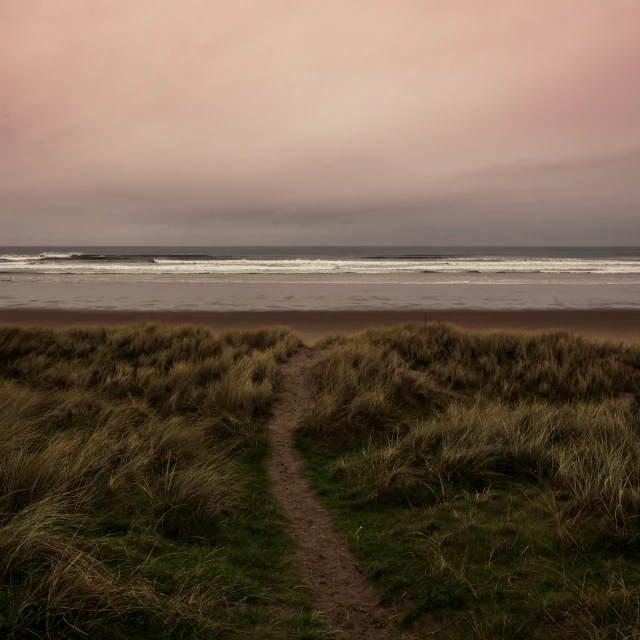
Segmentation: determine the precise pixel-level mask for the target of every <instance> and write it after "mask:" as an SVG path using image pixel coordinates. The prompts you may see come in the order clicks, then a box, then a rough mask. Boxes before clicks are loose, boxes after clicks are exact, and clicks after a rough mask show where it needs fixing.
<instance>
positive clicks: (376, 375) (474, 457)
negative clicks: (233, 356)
mask: <svg viewBox="0 0 640 640" xmlns="http://www.w3.org/2000/svg"><path fill="white" fill-rule="evenodd" d="M322 347H323V348H324V349H325V350H326V353H325V355H324V357H323V358H322V360H321V361H320V362H319V363H318V365H317V368H316V371H315V376H316V384H317V387H318V395H317V400H316V402H315V404H314V406H313V407H312V409H311V411H310V412H309V414H308V415H307V416H306V418H305V421H304V424H303V428H302V430H301V433H300V438H299V444H300V447H301V449H302V450H303V452H304V453H305V455H306V456H307V458H308V461H309V465H308V473H309V475H310V477H311V479H312V481H313V483H314V485H315V487H316V488H317V490H318V491H319V493H320V495H321V496H322V497H323V499H324V500H325V502H326V504H327V505H328V506H329V507H330V508H331V509H332V510H333V511H334V513H335V515H336V519H337V521H338V523H339V524H340V526H342V527H343V528H344V530H345V532H346V533H347V536H348V538H349V542H350V545H351V547H352V548H353V550H354V551H355V552H356V554H357V555H358V556H359V558H360V561H361V562H362V566H363V567H364V568H365V570H366V571H367V573H368V575H369V576H370V577H371V578H372V579H373V580H374V581H376V582H377V583H378V584H379V586H380V588H381V589H382V591H383V593H384V598H385V601H387V602H391V601H399V602H401V603H403V607H402V608H403V610H404V611H405V617H404V620H403V623H404V624H407V625H416V628H418V629H419V628H420V625H421V624H426V620H429V621H431V620H432V619H433V618H435V619H436V620H437V622H438V624H441V625H442V626H443V628H446V629H447V632H448V633H453V634H455V635H457V636H460V637H474V638H548V637H576V638H578V637H580V638H582V637H593V638H628V637H637V636H638V635H640V568H639V566H640V565H639V563H638V560H640V553H639V551H640V395H639V394H640V348H639V347H638V346H624V345H622V344H614V343H609V342H604V341H596V340H588V339H586V338H582V337H579V336H576V335H573V334H570V333H567V332H547V333H540V334H519V333H509V332H488V333H474V332H468V331H463V330H460V329H456V328H454V327H452V326H448V325H444V324H431V325H427V326H426V327H422V326H420V327H419V326H406V327H397V328H394V329H379V330H369V331H365V332H363V333H361V334H358V335H357V336H355V337H354V338H352V339H349V340H346V339H340V338H339V337H337V336H334V337H332V338H331V340H330V342H329V344H327V345H322Z"/></svg>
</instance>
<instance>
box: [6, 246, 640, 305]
mask: <svg viewBox="0 0 640 640" xmlns="http://www.w3.org/2000/svg"><path fill="white" fill-rule="evenodd" d="M0 307H4V308H29V307H30V308H33V307H46V308H75V309H157V310H166V309H197V310H212V311H231V310H235V311H238V310H247V311H249V310H282V309H300V310H318V309H336V310H338V309H363V310H366V309H438V308H439V309H455V308H457V309H461V308H468V309H518V308H520V309H521V308H594V307H610V308H634V307H635V308H637V307H640V248H639V247H4V248H0Z"/></svg>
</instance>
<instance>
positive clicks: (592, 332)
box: [0, 309, 640, 344]
mask: <svg viewBox="0 0 640 640" xmlns="http://www.w3.org/2000/svg"><path fill="white" fill-rule="evenodd" d="M425 321H427V322H429V321H443V322H452V323H454V324H457V325H459V326H462V327H465V328H468V329H478V330H489V329H516V330H524V331H536V330H545V329H567V330H570V331H576V332H578V333H582V334H585V335H588V336H593V337H599V338H608V339H612V340H620V341H624V342H636V341H639V340H640V310H633V309H584V310H520V311H506V310H503V311H492V310H477V311H476V310H451V311H443V310H437V311H433V310H432V311H428V312H422V311H250V312H242V311H239V312H209V311H87V310H59V309H1V310H0V324H2V325H18V326H31V325H36V326H47V327H68V326H72V325H96V324H125V323H131V322H162V323H168V324H183V323H195V324H204V325H207V326H210V327H212V328H213V329H215V330H217V331H223V330H229V329H251V328H256V327H261V326H269V325H271V326H273V325H285V326H289V327H292V328H293V329H295V330H296V331H298V332H299V333H300V334H301V335H302V337H303V338H304V340H305V341H306V342H307V343H310V344H313V343H314V342H315V341H317V340H318V339H320V338H322V337H324V336H326V335H327V334H330V333H344V334H347V335H349V334H352V333H354V332H356V331H360V330H362V329H366V328H368V327H386V326H393V325H396V324H401V323H406V322H416V323H423V322H425Z"/></svg>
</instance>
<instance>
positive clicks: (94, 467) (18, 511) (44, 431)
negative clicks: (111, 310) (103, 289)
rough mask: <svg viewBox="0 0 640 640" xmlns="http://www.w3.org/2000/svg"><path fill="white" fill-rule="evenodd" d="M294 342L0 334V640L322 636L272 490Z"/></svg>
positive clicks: (167, 334)
mask: <svg viewBox="0 0 640 640" xmlns="http://www.w3.org/2000/svg"><path fill="white" fill-rule="evenodd" d="M300 344H301V343H300V340H299V338H297V337H296V336H295V335H293V334H291V333H290V332H288V331H287V330H284V329H278V328H275V329H268V330H259V331H250V332H232V333H228V334H223V335H214V334H212V333H211V332H210V331H208V330H205V329H198V328H194V327H178V328H166V327H161V326H158V325H138V326H128V327H120V328H112V329H106V328H74V329H70V330H66V331H61V332H54V331H46V330H40V329H17V328H2V329H0V584H1V585H2V586H1V589H0V635H2V637H6V638H15V639H18V638H25V639H26V638H34V637H36V638H37V637H41V638H86V637H87V635H90V636H92V637H94V638H96V639H111V638H113V639H115V638H137V639H140V640H143V639H144V640H146V639H150V638H234V637H262V638H273V639H276V638H292V639H293V638H308V639H320V638H324V637H326V631H325V630H324V627H323V626H322V624H321V623H320V622H319V620H318V618H317V616H316V615H315V613H314V612H313V610H312V608H311V606H310V604H309V602H308V599H307V595H306V593H305V592H304V591H303V590H301V589H300V587H299V585H300V577H299V576H298V575H297V572H296V568H295V566H294V564H293V561H292V559H291V558H292V556H291V551H292V542H291V541H290V540H289V538H288V537H287V535H286V530H285V522H284V518H283V516H282V514H281V512H280V510H279V508H278V506H277V504H276V503H275V502H274V500H273V498H272V496H271V495H270V493H269V491H268V484H267V478H266V473H265V470H264V464H263V461H264V457H265V455H266V454H267V442H266V438H265V434H264V431H263V425H264V422H265V420H266V418H267V417H268V415H269V410H270V405H271V402H272V399H273V396H274V390H275V388H276V386H277V384H278V376H279V373H278V372H279V365H280V363H281V362H283V361H284V360H285V359H286V358H287V357H289V355H291V353H292V352H293V351H294V350H295V349H297V348H298V347H299V345H300Z"/></svg>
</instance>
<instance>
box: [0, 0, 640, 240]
mask: <svg viewBox="0 0 640 640" xmlns="http://www.w3.org/2000/svg"><path fill="white" fill-rule="evenodd" d="M0 223H1V224H2V228H1V231H0V244H65V245H69V244H198V245H204V244H412V245H415V244H448V245H454V244H640V3H639V2H638V1H637V0H581V1H578V0H537V1H536V2H525V1H522V2H520V1H514V0H495V1H494V2H489V3H481V2H476V0H465V1H462V0H453V1H452V2H441V1H440V0H397V1H396V0H384V1H382V0H323V1H320V0H318V1H316V0H251V1H249V0H233V2H222V1H218V0H181V1H180V2H175V1H174V0H131V2H113V1H111V0H55V2H53V1H51V0H29V1H28V2H25V1H23V0H0Z"/></svg>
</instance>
